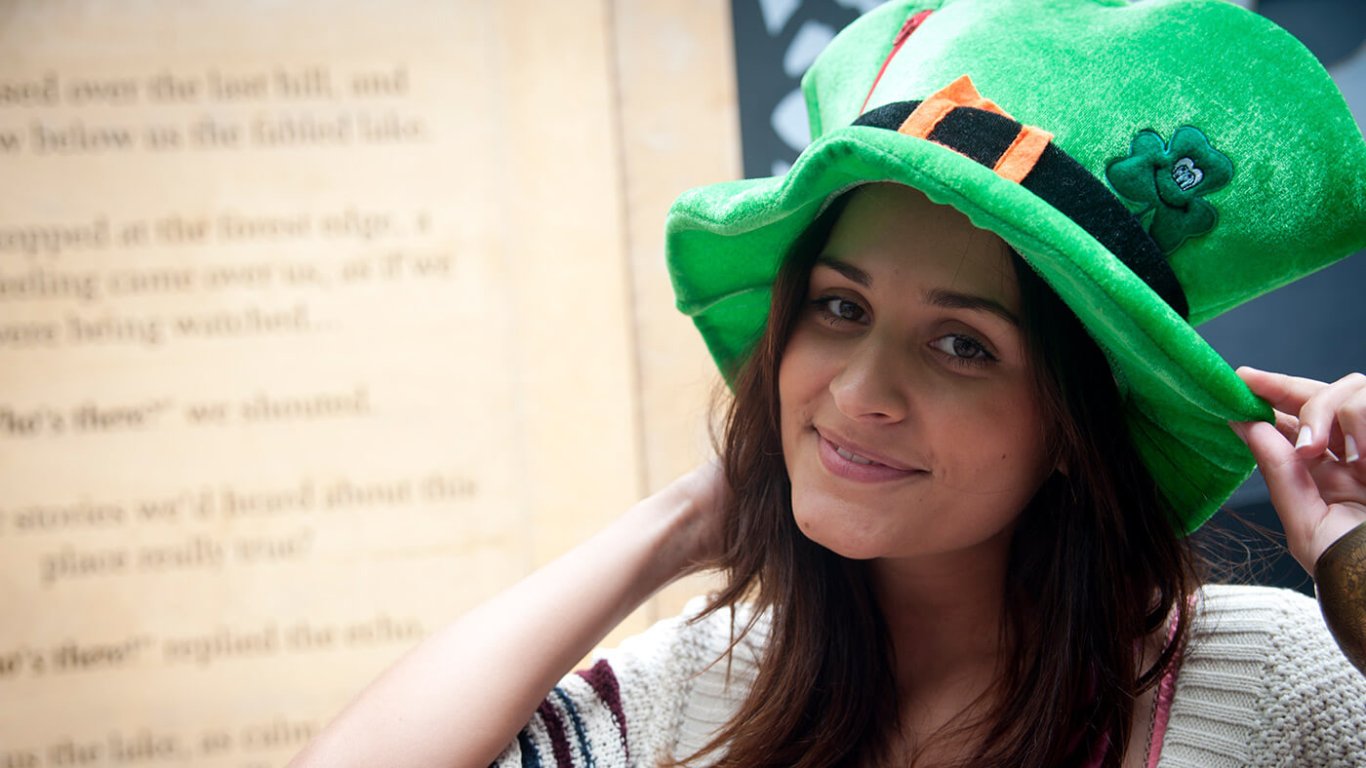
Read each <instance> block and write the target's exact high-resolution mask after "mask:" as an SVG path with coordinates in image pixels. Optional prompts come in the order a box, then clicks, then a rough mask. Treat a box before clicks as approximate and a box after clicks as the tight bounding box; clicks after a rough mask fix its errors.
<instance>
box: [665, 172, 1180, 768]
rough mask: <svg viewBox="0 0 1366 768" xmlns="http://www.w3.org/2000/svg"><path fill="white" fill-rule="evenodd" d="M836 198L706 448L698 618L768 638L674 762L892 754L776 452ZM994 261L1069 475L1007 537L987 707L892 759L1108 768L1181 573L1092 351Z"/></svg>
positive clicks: (863, 637) (863, 593)
mask: <svg viewBox="0 0 1366 768" xmlns="http://www.w3.org/2000/svg"><path fill="white" fill-rule="evenodd" d="M848 198H849V195H848V194H846V195H844V196H843V197H842V198H840V199H839V200H837V201H836V202H835V204H833V205H831V206H830V207H829V208H828V209H827V210H826V211H825V212H824V213H823V214H822V215H821V216H820V217H818V218H817V220H816V221H815V223H814V224H812V225H811V226H810V227H809V228H808V229H807V231H806V233H805V234H804V235H803V236H802V237H801V238H799V239H798V241H797V242H796V244H795V245H794V246H793V247H792V249H791V250H790V252H789V254H788V255H787V258H786V260H785V262H784V265H783V267H782V269H781V271H780V273H779V274H778V276H777V280H776V282H775V285H774V289H773V297H772V305H771V308H770V314H769V319H768V323H767V327H766V329H765V332H764V334H763V336H762V338H760V339H759V340H758V342H757V344H756V346H755V348H754V351H753V352H752V354H751V355H750V356H749V357H748V359H747V360H746V362H745V363H744V364H743V366H742V367H741V368H740V370H738V371H737V372H735V376H734V379H733V391H734V397H733V398H732V399H731V400H730V403H729V407H728V409H727V410H726V412H725V415H724V420H723V421H722V426H721V429H722V434H721V436H720V437H719V438H718V442H719V445H718V449H719V452H720V454H721V460H722V464H723V467H724V471H725V475H726V479H727V480H728V481H729V483H730V485H731V488H732V490H733V493H732V508H731V509H730V510H729V514H728V516H727V519H726V523H725V531H724V536H725V553H724V555H723V558H722V567H723V569H724V570H725V572H726V575H727V577H728V582H727V585H726V587H725V588H724V589H723V590H722V591H721V592H719V593H718V594H717V595H716V596H714V598H713V601H712V603H711V605H710V607H709V611H716V610H721V609H723V608H727V607H733V606H735V605H736V604H738V603H741V602H749V603H750V604H752V605H753V606H754V607H755V608H757V609H758V610H756V611H755V613H754V615H755V616H758V615H760V614H761V613H763V612H767V614H768V615H769V616H770V619H771V626H770V630H769V633H770V634H769V640H768V644H767V646H766V648H765V651H764V656H763V657H762V658H761V660H760V664H759V668H758V672H757V677H756V679H755V681H754V684H753V687H752V688H751V690H750V691H749V694H748V696H747V698H746V699H745V700H744V702H743V704H742V705H741V706H740V708H739V710H738V711H737V712H736V714H735V715H734V716H733V717H732V718H731V719H730V720H729V721H728V722H727V723H726V724H725V725H724V726H723V727H722V728H721V729H720V730H719V731H718V732H717V734H716V736H715V738H714V739H713V740H712V741H711V742H710V743H709V744H707V745H706V746H705V747H703V749H702V750H700V751H699V752H698V753H697V754H695V755H693V756H691V757H689V758H687V759H686V760H684V761H683V762H684V764H688V763H694V762H700V761H702V760H703V759H710V760H713V761H717V762H716V763H715V764H716V765H719V766H725V767H727V768H756V767H763V766H773V767H774V768H777V767H778V766H782V767H783V768H790V767H791V766H802V767H806V766H811V767H812V768H814V767H816V766H822V767H823V766H867V765H875V764H883V763H885V762H887V761H888V760H890V759H891V756H892V754H893V751H892V750H893V745H894V744H895V743H897V741H898V740H899V739H900V738H902V734H901V733H900V727H899V723H900V713H899V708H898V696H897V691H896V688H895V682H894V677H893V674H892V670H893V648H892V645H891V641H890V638H889V636H888V632H887V628H886V624H885V621H884V619H883V616H882V614H881V611H880V608H879V605H878V601H877V599H876V598H875V596H874V592H873V587H872V583H871V580H870V577H869V575H868V571H867V568H866V565H865V564H864V563H861V562H858V561H854V560H849V559H846V558H843V557H841V556H839V555H836V554H835V553H833V552H831V551H829V550H827V549H825V548H824V547H821V546H820V545H818V544H815V543H813V542H812V541H810V540H809V539H807V538H806V536H805V535H803V534H802V532H801V531H800V529H799V528H798V527H797V525H796V524H795V522H794V521H793V516H792V504H791V496H790V494H791V487H790V481H789V478H788V475H787V470H786V466H785V464H784V459H783V451H782V440H781V431H780V415H779V414H780V411H779V401H778V367H779V363H780V361H781V359H782V352H783V349H784V346H785V345H786V342H787V339H788V338H789V336H790V335H791V333H792V330H793V326H794V322H795V320H796V318H797V316H798V314H799V312H800V310H801V307H802V306H803V304H804V301H805V297H806V293H807V290H808V282H807V281H808V276H809V273H810V270H811V268H812V265H813V263H814V261H815V258H816V256H817V255H818V254H819V251H820V249H821V248H823V247H824V245H825V242H826V240H827V239H828V237H829V234H830V231H831V229H832V228H833V226H834V222H835V220H836V218H837V217H838V216H839V214H840V212H841V211H842V209H843V204H844V203H845V202H847V200H848ZM1012 260H1013V262H1014V266H1015V274H1016V277H1017V278H1018V281H1019V286H1020V294H1021V304H1022V307H1021V308H1022V315H1023V317H1022V325H1023V328H1024V329H1025V336H1026V339H1025V343H1026V347H1027V349H1028V355H1029V359H1030V365H1031V369H1032V372H1033V379H1034V389H1035V396H1036V398H1037V400H1038V402H1039V403H1041V405H1042V412H1043V415H1044V419H1045V423H1048V424H1050V425H1051V429H1050V439H1049V445H1048V450H1050V451H1051V452H1052V453H1053V458H1055V459H1056V460H1058V466H1064V467H1066V468H1067V471H1066V475H1065V476H1064V475H1063V474H1061V473H1058V472H1055V473H1054V474H1053V475H1052V476H1051V477H1050V478H1048V479H1047V480H1046V481H1045V482H1044V484H1043V486H1042V487H1041V488H1040V489H1039V491H1038V493H1037V494H1036V495H1035V497H1034V498H1033V499H1032V501H1031V502H1030V503H1029V504H1028V505H1027V507H1026V508H1025V510H1024V511H1023V512H1022V514H1021V516H1020V518H1019V522H1018V524H1017V526H1016V529H1015V531H1014V533H1013V539H1012V542H1011V549H1010V554H1009V563H1008V570H1007V583H1006V585H1005V601H1004V608H1003V615H1002V616H1001V622H1000V627H1001V641H1002V645H1001V647H1002V648H1003V649H1004V650H1003V652H1002V657H1001V659H1000V662H999V665H998V669H999V670H1000V671H999V673H998V677H997V681H996V687H995V688H994V690H993V692H992V693H993V695H992V696H991V697H990V699H991V702H992V703H991V704H990V705H989V706H986V707H984V708H983V710H982V713H981V714H980V715H978V716H975V717H972V718H967V722H964V723H962V724H960V725H957V726H955V727H953V728H951V729H948V730H946V731H942V732H940V733H939V734H936V735H935V736H933V737H931V739H930V740H929V741H925V742H922V743H920V744H911V745H910V748H911V751H912V754H920V753H921V752H922V751H923V749H924V748H925V747H926V746H927V744H930V743H933V741H934V740H935V739H940V738H950V737H963V736H968V737H969V738H970V739H971V741H972V743H975V744H976V745H977V747H976V749H975V753H974V754H972V755H971V756H970V757H969V758H968V759H966V760H965V761H963V762H962V763H961V765H972V766H999V767H1000V768H1007V767H1009V768H1019V767H1020V766H1067V765H1079V764H1082V763H1083V762H1085V760H1086V759H1087V758H1088V757H1089V756H1090V755H1091V754H1093V753H1094V752H1095V751H1096V750H1097V749H1103V748H1105V747H1106V745H1107V744H1108V745H1114V748H1111V749H1108V750H1107V757H1106V758H1105V762H1104V765H1105V766H1110V767H1113V768H1118V766H1119V765H1120V763H1121V761H1122V758H1123V752H1124V748H1125V747H1126V745H1127V743H1128V737H1129V731H1130V727H1131V725H1130V724H1131V720H1132V715H1133V708H1134V701H1135V698H1136V697H1137V696H1138V695H1139V694H1140V693H1142V692H1143V691H1145V690H1147V689H1148V688H1150V687H1152V686H1154V685H1155V684H1156V682H1157V681H1158V680H1159V679H1160V677H1161V674H1162V672H1163V671H1164V670H1165V669H1166V668H1167V666H1168V665H1169V664H1172V663H1174V662H1173V659H1174V658H1175V654H1176V651H1177V649H1178V648H1179V646H1180V644H1181V643H1182V642H1183V641H1184V638H1185V637H1186V634H1187V629H1188V627H1189V624H1190V615H1191V610H1192V609H1191V607H1190V602H1189V600H1188V597H1189V595H1190V594H1191V593H1192V592H1193V590H1194V589H1195V587H1196V585H1197V584H1198V578H1197V573H1196V567H1195V558H1194V557H1193V555H1192V554H1191V553H1190V551H1189V548H1188V547H1187V545H1186V542H1185V541H1184V540H1183V539H1182V537H1181V536H1180V535H1179V534H1178V533H1177V531H1176V530H1175V528H1174V526H1173V523H1172V519H1173V518H1172V516H1171V514H1170V507H1169V505H1168V504H1167V503H1166V502H1165V500H1164V499H1163V497H1162V495H1161V493H1160V490H1159V489H1158V487H1157V486H1156V484H1155V483H1154V482H1153V480H1152V478H1151V476H1150V475H1149V474H1148V472H1147V471H1146V469H1145V468H1144V465H1143V462H1142V461H1141V460H1140V458H1139V456H1138V454H1137V453H1136V451H1135V449H1134V446H1133V443H1132V442H1131V440H1130V438H1129V435H1128V430H1127V428H1126V425H1125V421H1124V418H1123V415H1122V408H1121V397H1120V394H1119V391H1118V389H1117V386H1116V383H1115V379H1114V376H1113V374H1112V373H1111V371H1110V368H1109V366H1108V364H1107V362H1106V360H1105V356H1104V354H1103V353H1102V352H1101V351H1100V349H1099V348H1098V347H1097V346H1096V344H1095V343H1094V342H1093V341H1092V340H1091V338H1090V337H1089V336H1088V335H1087V333H1086V331H1085V329H1084V328H1083V327H1082V325H1081V323H1080V322H1079V321H1078V320H1077V319H1076V317H1075V316H1074V315H1073V314H1072V312H1071V311H1070V310H1068V309H1067V307H1066V306H1065V305H1064V304H1063V303H1062V302H1061V300H1059V299H1058V297H1057V295H1056V294H1054V292H1053V291H1052V289H1051V288H1049V286H1048V285H1047V284H1046V283H1045V282H1044V281H1043V280H1042V279H1040V278H1039V277H1038V276H1037V275H1035V274H1034V272H1033V270H1032V269H1031V268H1030V267H1029V266H1028V265H1027V264H1026V263H1025V262H1024V261H1023V260H1022V259H1020V257H1019V256H1017V255H1014V254H1012ZM1173 613H1174V614H1175V616H1176V621H1177V624H1176V632H1175V635H1174V638H1173V640H1172V641H1171V642H1169V643H1167V644H1166V646H1165V647H1164V649H1163V651H1162V653H1161V654H1160V655H1159V656H1158V658H1157V659H1156V660H1155V661H1154V662H1153V663H1152V664H1151V665H1149V666H1147V667H1146V668H1144V669H1140V668H1139V665H1140V664H1141V662H1142V653H1143V646H1144V641H1145V639H1146V638H1147V637H1148V636H1149V635H1150V634H1151V633H1153V632H1154V630H1156V629H1157V628H1158V627H1159V626H1162V625H1164V623H1165V622H1166V619H1167V617H1168V616H1169V615H1172V614H1173ZM751 626H752V625H751ZM747 629H748V628H747V627H746V628H741V630H742V631H747Z"/></svg>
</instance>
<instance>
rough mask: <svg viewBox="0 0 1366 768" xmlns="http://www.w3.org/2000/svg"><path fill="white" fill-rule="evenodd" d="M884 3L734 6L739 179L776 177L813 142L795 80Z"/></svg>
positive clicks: (738, 2)
mask: <svg viewBox="0 0 1366 768" xmlns="http://www.w3.org/2000/svg"><path fill="white" fill-rule="evenodd" d="M882 2H883V0H735V1H734V2H733V3H732V6H731V12H732V14H731V15H732V16H733V18H734V26H735V63H736V75H737V85H738V87H739V91H740V141H741V146H742V147H743V149H744V166H745V176H746V177H751V178H752V177H755V176H776V175H778V174H781V173H784V172H786V171H787V169H788V168H790V167H791V166H792V162H793V161H794V160H796V159H797V155H798V154H799V153H800V152H801V151H802V148H803V147H805V146H806V145H807V144H808V143H810V141H811V133H810V130H809V129H808V127H807V123H806V103H805V102H804V101H803V100H802V92H801V87H800V84H801V79H802V75H803V74H805V73H806V70H807V68H808V67H810V66H811V62H813V61H815V60H816V55H817V54H819V53H820V52H821V51H822V50H823V49H824V48H825V46H826V44H828V43H829V42H830V40H831V39H832V38H834V36H835V33H836V32H838V31H839V30H841V29H843V28H844V27H845V26H847V25H848V24H849V22H851V21H853V20H854V19H856V18H858V17H859V14H861V13H865V12H867V11H869V10H871V9H872V8H875V7H877V6H878V5H881V4H882Z"/></svg>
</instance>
